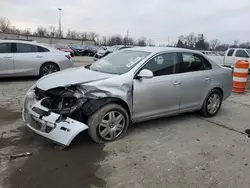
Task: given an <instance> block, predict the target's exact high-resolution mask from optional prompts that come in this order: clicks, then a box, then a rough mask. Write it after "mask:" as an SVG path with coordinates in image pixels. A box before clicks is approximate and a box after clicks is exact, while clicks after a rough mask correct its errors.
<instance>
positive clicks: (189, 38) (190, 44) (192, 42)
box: [185, 33, 197, 49]
mask: <svg viewBox="0 0 250 188" xmlns="http://www.w3.org/2000/svg"><path fill="white" fill-rule="evenodd" d="M185 39H186V45H187V47H188V48H191V49H192V48H194V47H195V43H196V42H197V37H196V36H195V34H194V33H190V34H189V35H188V36H186V38H185Z"/></svg>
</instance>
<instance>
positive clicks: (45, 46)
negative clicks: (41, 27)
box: [0, 39, 54, 51]
mask: <svg viewBox="0 0 250 188" xmlns="http://www.w3.org/2000/svg"><path fill="white" fill-rule="evenodd" d="M4 42H7V43H24V44H33V45H37V46H41V47H44V48H47V49H49V50H52V51H53V50H54V48H53V47H52V46H50V44H48V45H49V46H48V45H45V44H42V43H38V42H36V41H23V40H8V39H5V40H0V43H4Z"/></svg>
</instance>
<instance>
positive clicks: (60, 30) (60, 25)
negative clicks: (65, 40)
mask: <svg viewBox="0 0 250 188" xmlns="http://www.w3.org/2000/svg"><path fill="white" fill-rule="evenodd" d="M58 10H59V36H60V37H62V23H61V11H62V9H61V8H58Z"/></svg>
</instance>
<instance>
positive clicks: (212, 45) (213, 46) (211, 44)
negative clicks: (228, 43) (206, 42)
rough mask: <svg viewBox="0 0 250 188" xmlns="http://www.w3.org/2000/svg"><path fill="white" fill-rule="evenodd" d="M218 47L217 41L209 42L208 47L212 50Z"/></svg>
mask: <svg viewBox="0 0 250 188" xmlns="http://www.w3.org/2000/svg"><path fill="white" fill-rule="evenodd" d="M218 45H220V41H219V40H218V39H214V40H211V41H210V47H211V48H212V50H215V49H216V47H217V46H218Z"/></svg>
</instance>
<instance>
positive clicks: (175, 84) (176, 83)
mask: <svg viewBox="0 0 250 188" xmlns="http://www.w3.org/2000/svg"><path fill="white" fill-rule="evenodd" d="M180 84H181V82H179V81H174V82H173V85H174V86H179V85H180Z"/></svg>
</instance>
